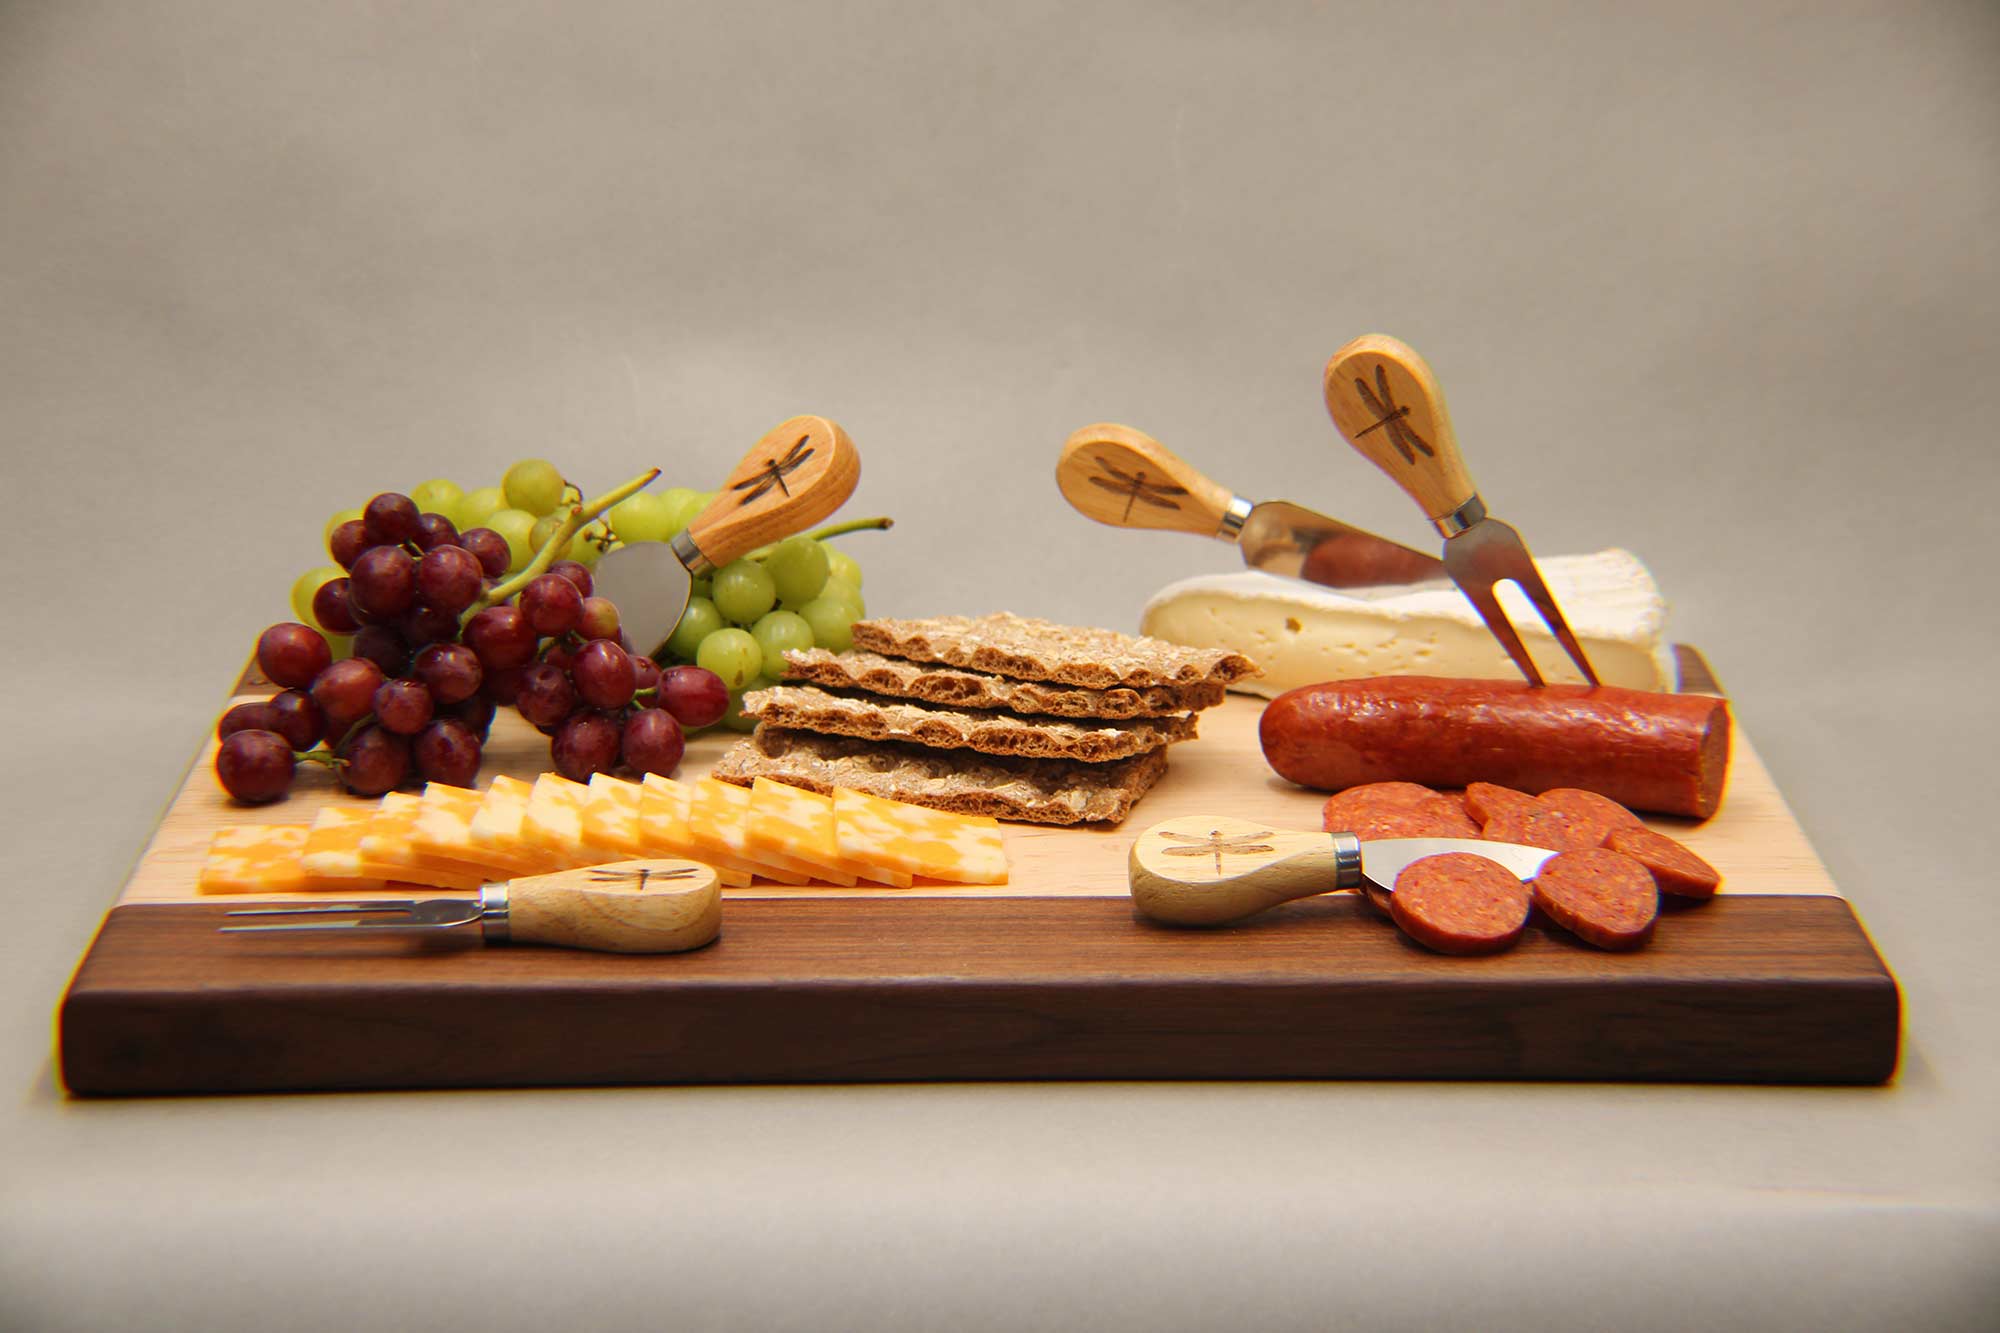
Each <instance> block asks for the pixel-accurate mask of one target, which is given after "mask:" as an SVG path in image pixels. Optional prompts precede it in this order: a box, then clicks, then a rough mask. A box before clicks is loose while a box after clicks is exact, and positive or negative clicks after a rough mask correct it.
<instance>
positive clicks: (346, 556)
mask: <svg viewBox="0 0 2000 1333" xmlns="http://www.w3.org/2000/svg"><path fill="white" fill-rule="evenodd" d="M372 545H374V543H373V542H371V541H369V540H368V525H367V524H365V523H363V522H362V521H361V520H360V519H358V518H350V519H348V520H347V522H345V523H342V524H341V525H340V526H339V527H337V528H335V529H334V530H333V531H332V533H330V534H329V535H328V536H327V539H326V549H327V552H328V553H329V554H330V555H332V556H333V563H334V564H336V565H339V566H340V567H341V568H342V569H352V568H354V562H355V561H356V560H359V559H360V558H361V553H362V552H363V551H365V550H367V549H368V548H369V547H370V546H372Z"/></svg>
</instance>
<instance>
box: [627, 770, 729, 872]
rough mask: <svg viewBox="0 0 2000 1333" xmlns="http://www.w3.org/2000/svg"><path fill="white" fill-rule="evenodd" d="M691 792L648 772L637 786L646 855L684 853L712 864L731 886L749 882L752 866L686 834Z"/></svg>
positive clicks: (641, 833)
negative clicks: (706, 847)
mask: <svg viewBox="0 0 2000 1333" xmlns="http://www.w3.org/2000/svg"><path fill="white" fill-rule="evenodd" d="M693 798H694V793H692V792H690V791H689V790H688V789H687V787H686V786H685V785H683V784H681V783H678V782H675V781H674V780H673V779H672V778H666V777H661V776H660V775H659V774H658V773H648V774H647V775H646V776H645V779H644V780H643V781H642V782H641V783H640V789H639V837H640V839H641V840H642V841H643V842H644V844H645V855H647V856H684V857H687V858H688V859H689V860H691V861H702V862H705V863H706V864H708V865H710V866H713V867H714V868H715V874H716V877H717V878H718V879H720V880H721V881H722V882H723V883H724V884H726V885H728V886H729V887H731V888H737V889H740V888H744V887H746V886H747V885H748V884H749V883H750V879H751V876H752V874H753V873H754V870H753V868H752V867H751V866H750V865H749V863H748V862H743V861H738V860H736V859H735V858H733V857H725V856H720V855H717V854H715V853H713V852H704V851H703V850H702V849H700V848H698V847H696V846H695V845H694V842H693V840H692V839H690V838H689V837H688V805H689V803H690V802H691V801H692V800H693Z"/></svg>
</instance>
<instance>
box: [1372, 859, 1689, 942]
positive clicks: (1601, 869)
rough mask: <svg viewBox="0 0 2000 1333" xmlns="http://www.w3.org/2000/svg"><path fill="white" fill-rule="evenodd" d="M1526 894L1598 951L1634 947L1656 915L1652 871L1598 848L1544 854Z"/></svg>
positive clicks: (1649, 930)
mask: <svg viewBox="0 0 2000 1333" xmlns="http://www.w3.org/2000/svg"><path fill="white" fill-rule="evenodd" d="M1399 887H1400V886H1399ZM1532 892H1533V896H1534V903H1535V906H1536V907H1538V908H1540V909H1541V910H1542V913H1543V914H1544V915H1546V916H1547V917H1548V918H1549V919H1550V920H1551V921H1553V922H1555V923H1556V924H1557V925H1559V926H1561V927H1562V928H1563V929H1564V930H1567V931H1568V932H1570V934H1572V935H1574V936H1576V937H1577V938H1578V939H1580V940H1583V941H1584V942H1585V943H1588V944H1594V945H1596V946H1597V947H1598V948H1600V949H1636V948H1638V947H1639V946H1640V945H1642V944H1644V943H1645V942H1646V941H1647V940H1648V939H1650V938H1651V937H1652V934H1653V922H1654V921H1655V920H1656V919H1657V918H1658V917H1659V914H1660V893H1659V889H1658V888H1657V887H1656V886H1655V885H1654V883H1653V875H1652V872H1651V871H1649V870H1647V869H1646V867H1645V866H1644V865H1642V864H1641V863H1640V862H1639V861H1637V860H1635V859H1634V858H1632V857H1630V856H1626V855H1624V854H1623V853H1622V852H1614V851H1610V850H1608V849H1605V848H1601V847H1594V848H1587V849H1585V850H1583V851H1575V852H1561V853H1559V854H1557V855H1555V856H1552V857H1550V858H1549V859H1548V860H1547V861H1546V862H1544V863H1543V865H1542V869H1541V872H1540V873H1539V874H1537V875H1536V876H1535V881H1534V884H1533V886H1532Z"/></svg>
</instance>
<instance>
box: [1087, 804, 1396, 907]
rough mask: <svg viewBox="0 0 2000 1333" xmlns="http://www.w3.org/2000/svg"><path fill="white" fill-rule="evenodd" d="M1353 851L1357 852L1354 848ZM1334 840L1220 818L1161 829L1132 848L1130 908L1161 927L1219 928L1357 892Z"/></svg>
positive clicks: (1355, 878)
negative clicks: (1297, 901) (1284, 906)
mask: <svg viewBox="0 0 2000 1333" xmlns="http://www.w3.org/2000/svg"><path fill="white" fill-rule="evenodd" d="M1350 847H1351V848H1352V847H1358V844H1352V843H1351V840H1350ZM1349 855H1350V857H1351V864H1352V869H1353V872H1354V873H1353V875H1352V877H1351V881H1350V882H1349V883H1347V884H1343V883H1341V880H1342V878H1343V876H1342V873H1341V871H1342V856H1341V854H1340V851H1339V845H1338V844H1337V843H1336V842H1335V841H1334V836H1333V835H1332V834H1330V833H1302V832H1297V831H1294V830H1285V829H1274V828H1272V827H1271V826H1270V825H1269V824H1255V823H1251V822H1250V821H1248V820H1244V819H1230V818H1228V817H1226V816H1222V815H1186V816H1183V817H1181V818H1179V819H1169V820H1167V821H1166V822H1165V823H1161V824H1155V825H1153V827H1151V828H1149V829H1147V830H1146V831H1145V832H1144V833H1141V834H1140V835H1139V836H1138V837H1137V838H1136V839H1135V840H1134V841H1133V843H1132V852H1131V855H1130V856H1129V857H1128V858H1127V861H1126V866H1127V870H1128V872H1129V874H1130V877H1131V884H1132V905H1133V906H1134V907H1136V908H1137V909H1138V910H1139V912H1140V913H1141V914H1142V915H1144V916H1148V917H1151V918H1152V919H1153V920H1155V921H1166V922H1170V923H1172V924H1174V925H1179V926H1213V925H1218V924H1220V923H1221V922H1224V921H1235V920H1238V919H1240V918H1242V917H1246V916H1250V915H1252V914H1254V913H1257V912H1261V911H1263V910H1264V909H1265V908H1267V907H1275V906H1277V905H1278V904H1279V903H1284V902H1290V901H1292V900H1293V899H1294V898H1309V897H1312V896H1313V895H1315V894H1321V893H1331V892H1332V891H1334V890H1335V889H1339V888H1352V887H1353V886H1354V884H1355V883H1358V882H1359V873H1358V872H1359V869H1360V859H1359V852H1358V850H1351V851H1350V854H1349Z"/></svg>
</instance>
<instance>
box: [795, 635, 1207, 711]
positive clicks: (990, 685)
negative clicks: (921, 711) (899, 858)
mask: <svg viewBox="0 0 2000 1333" xmlns="http://www.w3.org/2000/svg"><path fill="white" fill-rule="evenodd" d="M785 679H787V680H802V681H808V682H810V683H812V684H814V685H823V686H826V687H828V688H831V689H836V690H840V689H858V690H869V691H871V692H873V693H875V694H883V695H890V696H893V697H895V698H898V699H919V700H922V701H923V702H925V703H934V704H947V705H949V706H951V707H953V708H987V709H994V708H1007V709H1012V710H1013V711H1014V712H1016V713H1043V714H1048V715H1050V716H1053V717H1102V718H1128V717H1169V716H1172V715H1173V714H1176V713H1187V712H1193V711H1196V710H1199V709H1203V708H1213V707H1215V706H1216V705H1217V704H1219V703H1221V702H1222V699H1223V695H1224V693H1225V687H1224V686H1223V684H1222V683H1221V682H1220V681H1201V682H1199V683H1197V684H1193V685H1150V686H1144V687H1138V688H1135V687H1131V686H1124V685H1120V686H1116V687H1114V688H1112V689H1108V690H1092V689H1085V688H1084V687H1082V686H1080V685H1063V684H1060V683H1053V682H1048V681H1036V680H1015V679H1013V678H1011V677H1008V676H994V675H987V674H984V673H982V672H977V671H964V670H960V669H959V668H957V667H949V666H941V665H938V664H936V663H924V662H910V661H906V660H904V659H903V658H900V657H884V656H883V655H882V654H880V653H870V652H862V651H852V652H845V653H835V652H829V651H828V650H827V649H825V648H808V649H805V650H804V651H793V652H789V653H786V654H785Z"/></svg>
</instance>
